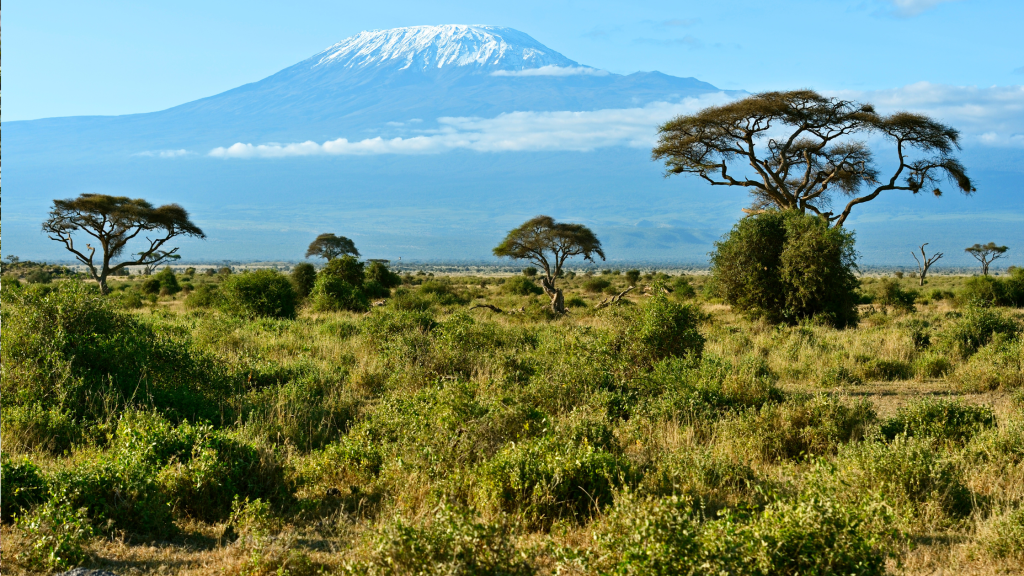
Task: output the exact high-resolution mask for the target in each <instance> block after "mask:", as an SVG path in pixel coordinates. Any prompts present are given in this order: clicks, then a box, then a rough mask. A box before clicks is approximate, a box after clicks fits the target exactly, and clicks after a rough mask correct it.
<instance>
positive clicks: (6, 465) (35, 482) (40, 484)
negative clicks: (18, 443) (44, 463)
mask: <svg viewBox="0 0 1024 576" xmlns="http://www.w3.org/2000/svg"><path fill="white" fill-rule="evenodd" d="M46 493H47V485H46V480H45V479H44V478H43V475H42V473H41V472H40V470H39V467H38V466H36V465H35V464H33V463H32V462H31V461H29V460H21V461H18V462H15V461H13V460H11V458H9V457H8V456H7V455H6V454H4V456H3V459H2V460H0V504H2V505H3V510H2V511H0V519H2V520H3V521H4V522H10V521H11V520H12V519H13V518H14V517H15V516H16V515H17V516H20V515H22V514H23V513H24V512H25V511H26V510H28V509H30V508H31V507H32V506H34V505H36V504H39V503H40V502H42V501H43V499H44V497H45V495H46Z"/></svg>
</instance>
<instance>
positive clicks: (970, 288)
mask: <svg viewBox="0 0 1024 576" xmlns="http://www.w3.org/2000/svg"><path fill="white" fill-rule="evenodd" d="M957 300H959V301H960V302H963V303H964V304H970V303H972V302H974V303H984V304H987V305H989V306H1005V305H1009V304H1011V303H1010V301H1009V300H1010V298H1009V297H1008V295H1007V290H1006V283H1005V282H1003V281H1001V280H1000V279H998V278H993V277H992V276H974V277H971V278H968V279H967V282H965V283H964V287H963V288H961V289H960V293H959V294H957Z"/></svg>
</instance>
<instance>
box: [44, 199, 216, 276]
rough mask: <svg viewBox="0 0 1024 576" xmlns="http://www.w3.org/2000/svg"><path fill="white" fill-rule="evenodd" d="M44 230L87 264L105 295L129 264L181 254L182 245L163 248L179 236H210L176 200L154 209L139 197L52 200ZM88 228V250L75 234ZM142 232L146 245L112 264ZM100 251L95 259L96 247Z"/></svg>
mask: <svg viewBox="0 0 1024 576" xmlns="http://www.w3.org/2000/svg"><path fill="white" fill-rule="evenodd" d="M43 232H44V233H46V235H47V236H49V238H50V239H51V240H56V241H58V242H63V243H64V247H65V248H67V249H68V251H69V252H71V253H72V254H74V255H75V258H76V259H77V260H78V261H79V262H81V263H82V264H85V265H86V267H87V268H88V269H89V273H90V274H91V275H92V277H93V279H94V280H96V282H98V283H99V285H100V292H102V293H103V294H106V293H107V292H108V290H107V277H108V276H110V275H111V274H115V273H117V272H118V271H120V270H122V269H124V268H125V267H127V266H149V267H152V266H157V265H158V264H162V263H164V262H167V261H170V260H177V259H179V258H181V256H178V254H177V252H178V248H177V247H174V248H168V247H165V245H166V244H167V242H168V241H169V240H171V239H172V238H176V237H178V236H192V237H196V238H206V234H204V233H203V231H202V230H200V229H199V227H198V226H196V225H195V224H193V223H192V221H191V220H189V217H188V212H186V211H185V209H184V208H182V207H181V206H179V205H177V204H166V205H164V206H159V207H156V208H154V207H153V205H152V204H150V203H149V202H147V201H145V200H142V199H141V198H136V199H131V198H128V197H125V196H107V195H105V194H82V195H81V196H79V197H78V198H69V199H66V200H54V201H53V208H52V209H51V210H50V216H49V218H47V219H46V221H45V222H43ZM76 232H84V233H85V234H87V235H89V236H92V238H93V239H94V240H93V241H95V242H97V243H98V244H99V246H98V247H97V246H93V245H92V241H90V242H86V244H85V246H84V248H83V247H82V246H81V245H76V244H75V233H76ZM140 235H141V236H142V238H140V241H142V240H143V239H144V242H145V243H146V244H144V245H143V248H142V250H141V251H139V252H135V253H131V256H133V257H134V258H129V259H125V260H122V261H121V262H118V263H117V264H114V263H113V260H115V259H119V258H120V257H121V256H123V255H124V253H125V249H126V247H127V245H128V242H130V241H131V240H134V239H135V238H137V237H139V236H140ZM97 248H99V250H100V253H101V254H102V255H101V256H100V258H99V261H97V260H96V250H97Z"/></svg>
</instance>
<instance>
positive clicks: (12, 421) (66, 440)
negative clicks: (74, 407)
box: [0, 401, 85, 454]
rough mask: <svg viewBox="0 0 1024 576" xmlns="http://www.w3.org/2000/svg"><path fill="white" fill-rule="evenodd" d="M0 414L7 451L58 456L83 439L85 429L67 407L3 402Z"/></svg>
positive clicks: (46, 403) (41, 403) (49, 404)
mask: <svg viewBox="0 0 1024 576" xmlns="http://www.w3.org/2000/svg"><path fill="white" fill-rule="evenodd" d="M0 411H2V413H3V418H2V422H0V429H2V435H3V443H4V448H5V449H7V450H11V449H15V450H19V449H20V450H24V451H34V450H38V451H42V452H48V453H50V454H61V453H63V452H65V451H67V450H70V449H71V447H72V446H73V445H75V444H77V443H79V442H80V441H81V440H82V439H83V438H82V437H83V433H84V432H85V430H84V427H83V426H80V425H79V423H78V422H76V421H75V416H74V414H73V413H72V412H71V411H70V410H69V409H68V408H67V407H63V406H59V405H58V406H54V405H52V403H48V402H44V401H31V402H29V403H28V404H16V403H11V402H5V403H4V405H3V406H2V407H0Z"/></svg>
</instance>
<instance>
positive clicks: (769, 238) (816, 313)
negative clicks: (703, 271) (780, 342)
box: [711, 210, 858, 327]
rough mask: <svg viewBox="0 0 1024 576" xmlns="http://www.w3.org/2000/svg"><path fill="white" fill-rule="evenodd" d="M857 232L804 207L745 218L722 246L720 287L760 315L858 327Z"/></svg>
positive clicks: (717, 261)
mask: <svg viewBox="0 0 1024 576" xmlns="http://www.w3.org/2000/svg"><path fill="white" fill-rule="evenodd" d="M853 245H854V238H853V233H851V232H849V231H847V230H846V229H843V228H834V227H829V226H828V224H827V223H826V222H825V221H824V220H823V219H821V218H818V217H814V216H809V215H804V214H801V213H799V212H795V211H793V212H779V211H774V210H773V211H768V212H764V213H761V214H758V215H756V216H749V217H746V218H743V219H742V220H740V221H739V223H737V224H736V225H735V226H734V227H733V229H732V231H731V232H730V233H729V234H728V235H726V237H725V238H724V239H723V240H721V241H719V242H716V243H715V251H714V252H713V253H712V256H711V265H712V275H713V279H714V283H715V285H716V287H717V290H718V291H719V292H720V293H721V294H722V296H723V297H724V298H725V299H726V301H727V302H729V303H730V304H732V305H733V306H735V307H736V308H737V309H739V310H741V311H742V312H744V313H746V314H748V315H750V316H751V317H754V318H765V319H766V320H768V321H769V322H773V323H775V322H787V323H790V324H795V323H797V322H798V321H799V320H801V319H803V318H809V317H818V318H820V319H821V320H823V321H825V322H828V323H830V324H833V325H835V326H837V327H846V326H850V325H854V324H856V321H857V301H858V296H857V293H856V289H857V286H858V282H857V279H856V277H855V276H854V274H853V270H854V268H855V267H856V263H855V260H856V257H857V253H856V251H854V247H853Z"/></svg>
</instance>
